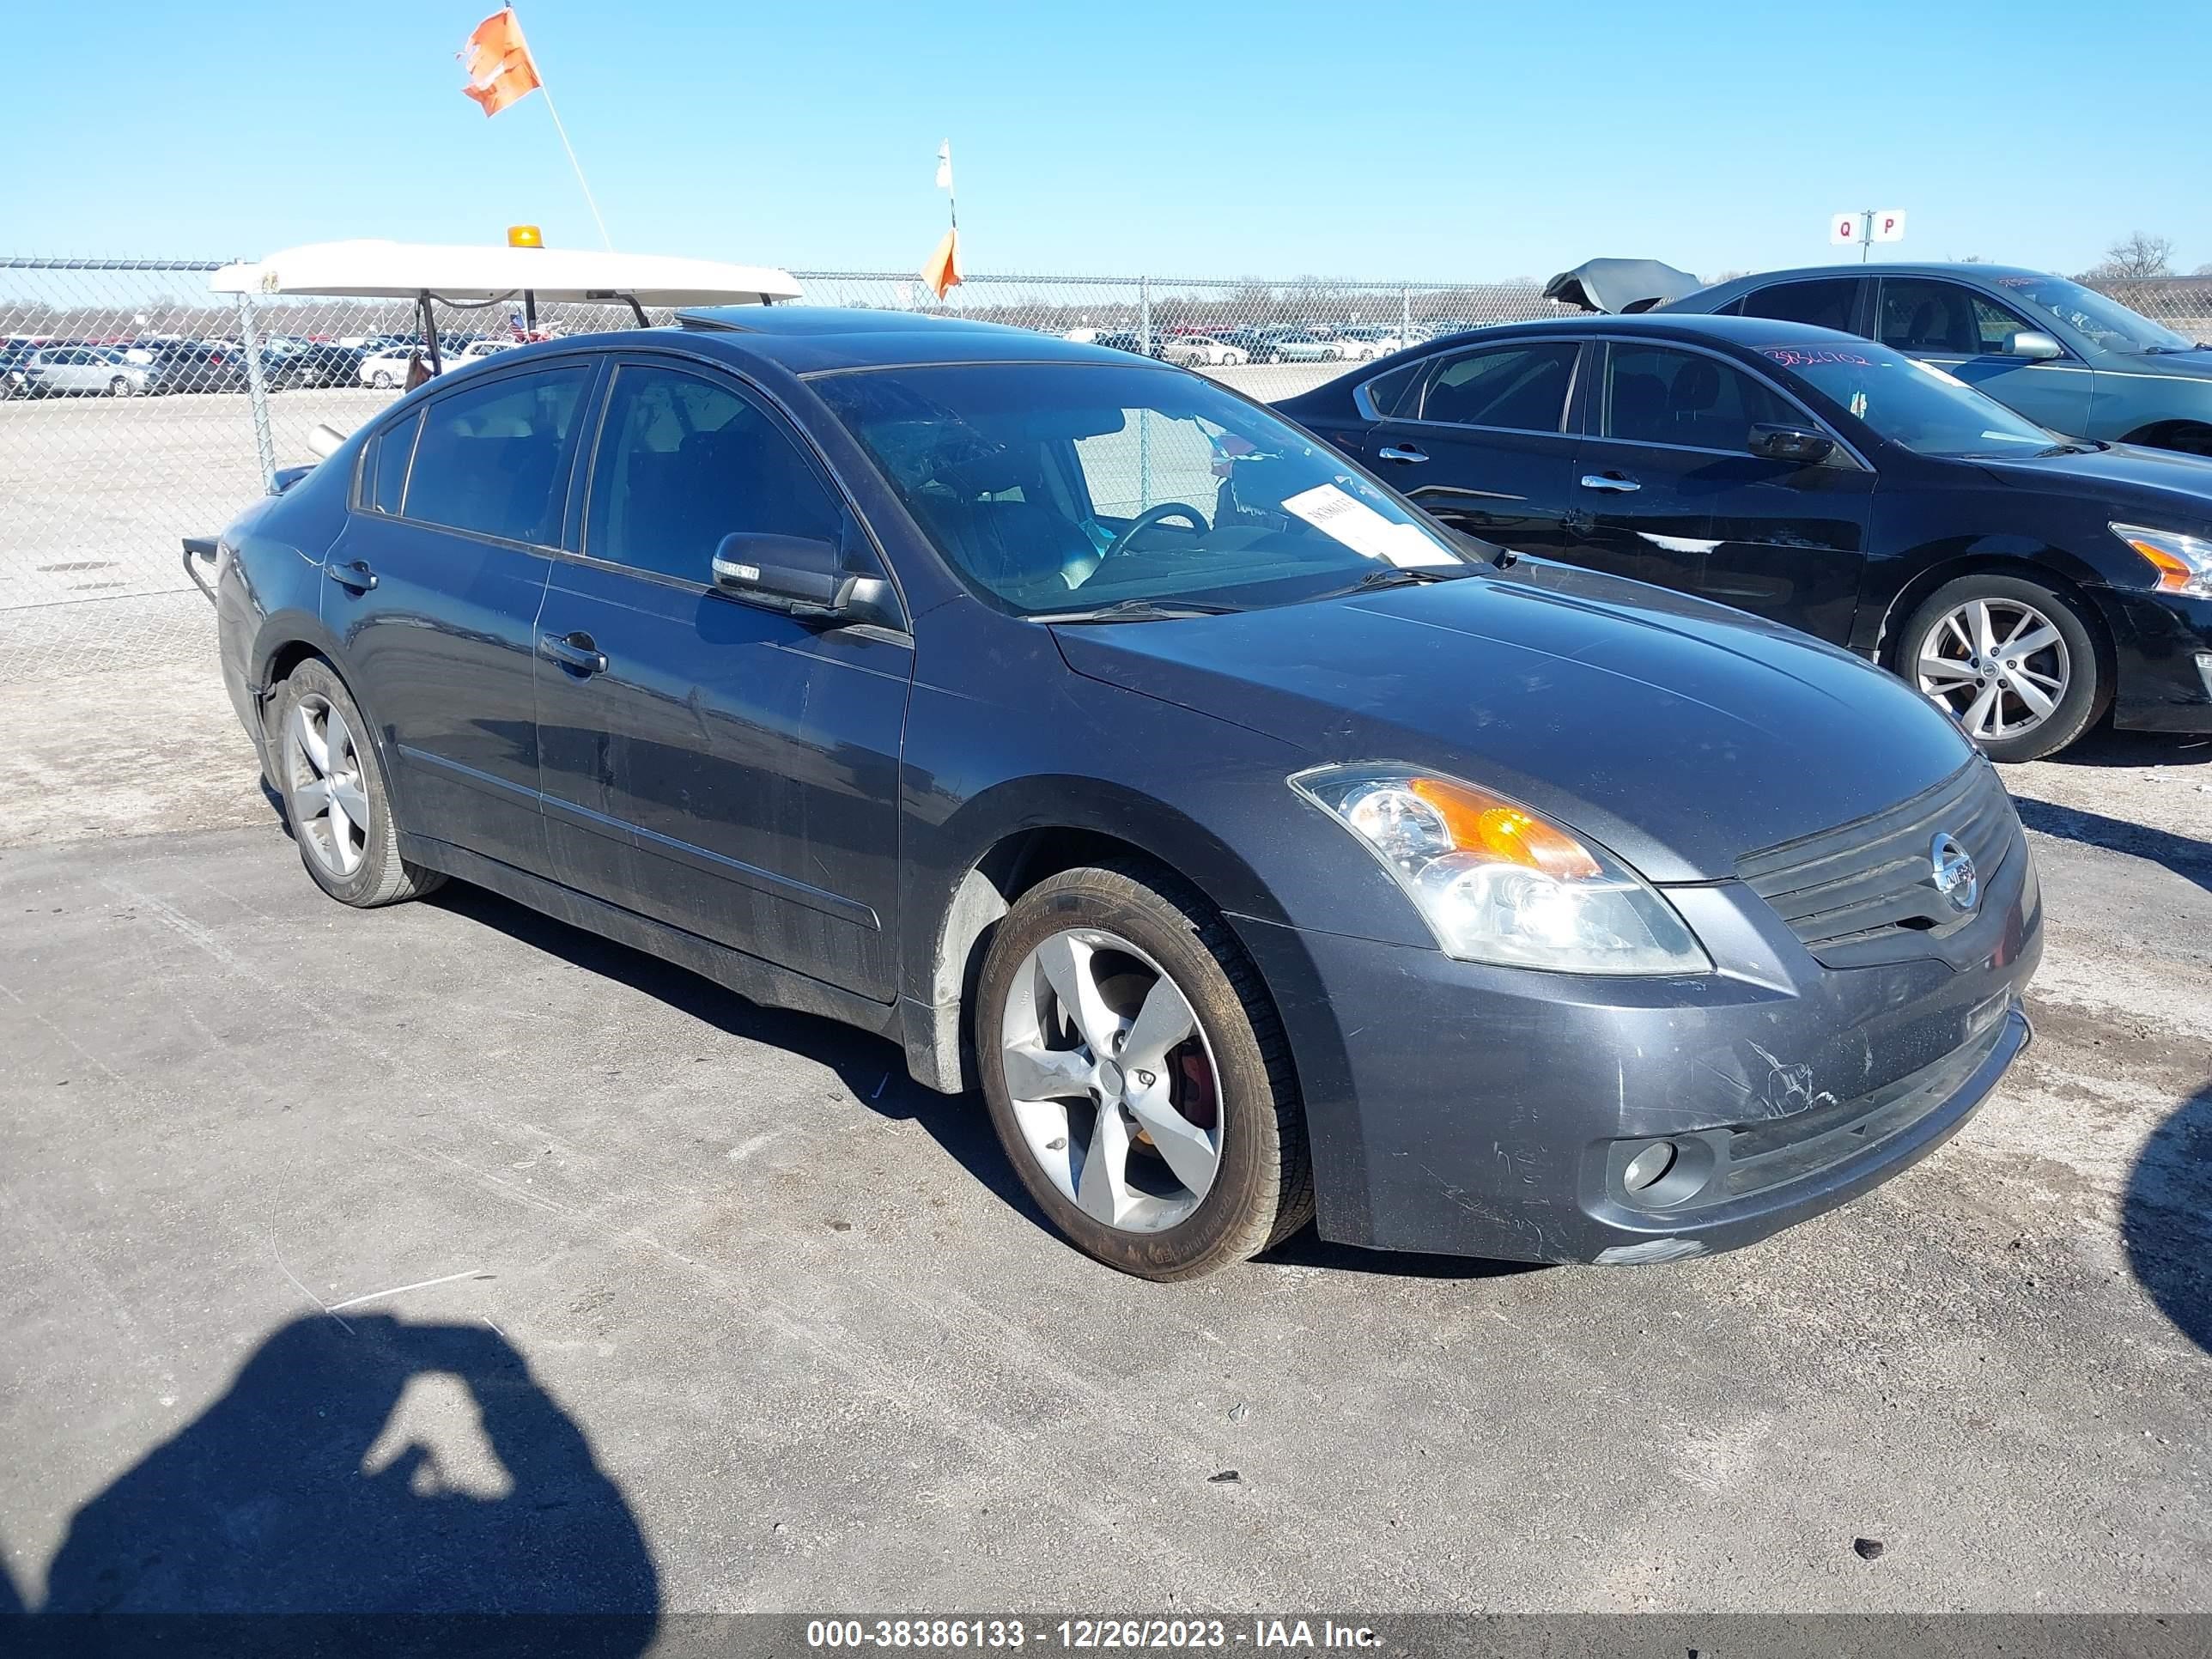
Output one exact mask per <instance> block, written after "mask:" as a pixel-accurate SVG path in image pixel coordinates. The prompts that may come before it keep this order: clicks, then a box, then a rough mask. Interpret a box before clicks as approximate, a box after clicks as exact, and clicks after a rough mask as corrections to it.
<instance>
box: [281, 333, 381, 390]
mask: <svg viewBox="0 0 2212 1659" xmlns="http://www.w3.org/2000/svg"><path fill="white" fill-rule="evenodd" d="M368 355H369V353H368V348H367V347H365V346H343V345H330V344H325V343H322V342H316V343H312V344H309V345H306V346H303V347H301V349H299V350H297V351H295V352H290V353H288V354H287V355H285V356H282V357H276V358H273V359H271V360H270V362H269V364H268V365H267V368H266V370H265V373H266V374H267V377H268V382H269V387H270V390H271V391H272V392H295V391H301V390H304V389H307V388H309V387H318V386H355V385H358V384H359V383H360V380H361V365H362V359H363V358H365V357H367V356H368Z"/></svg>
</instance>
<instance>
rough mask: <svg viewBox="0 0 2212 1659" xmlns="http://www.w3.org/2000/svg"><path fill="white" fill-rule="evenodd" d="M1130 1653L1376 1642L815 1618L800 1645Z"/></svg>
mask: <svg viewBox="0 0 2212 1659" xmlns="http://www.w3.org/2000/svg"><path fill="white" fill-rule="evenodd" d="M1031 1644H1035V1645H1036V1646H1038V1647H1041V1648H1045V1649H1048V1650H1060V1651H1064V1652H1097V1651H1104V1652H1115V1651H1120V1652H1137V1651H1146V1650H1174V1649H1179V1648H1237V1647H1244V1648H1258V1649H1265V1650H1276V1651H1286V1652H1298V1651H1302V1650H1305V1651H1314V1652H1319V1651H1322V1650H1331V1649H1334V1650H1342V1649H1364V1650H1374V1649H1376V1648H1379V1647H1381V1646H1382V1645H1383V1643H1382V1638H1381V1637H1380V1636H1378V1635H1377V1634H1376V1632H1375V1631H1374V1630H1373V1629H1372V1628H1371V1627H1370V1626H1365V1625H1358V1624H1349V1623H1339V1622H1338V1621H1337V1620H1333V1619H1264V1618H1262V1619H1252V1620H1249V1622H1248V1621H1243V1620H1239V1621H1237V1622H1236V1623H1233V1624H1232V1623H1231V1622H1230V1621H1228V1620H1221V1619H1146V1618H1103V1619H1060V1620H1042V1619H1035V1618H1031V1619H1018V1618H1013V1619H982V1618H951V1617H928V1618H906V1619H814V1620H808V1621H807V1626H806V1645H807V1646H808V1647H810V1648H815V1649H821V1650H832V1651H835V1650H859V1649H865V1648H889V1649H893V1650H903V1651H908V1652H912V1651H916V1650H920V1651H923V1652H957V1651H960V1650H974V1649H982V1650H992V1649H1000V1650H1015V1649H1020V1648H1026V1647H1029V1646H1030V1645H1031Z"/></svg>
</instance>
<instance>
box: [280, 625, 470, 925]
mask: <svg viewBox="0 0 2212 1659" xmlns="http://www.w3.org/2000/svg"><path fill="white" fill-rule="evenodd" d="M317 700H320V702H324V703H326V704H327V705H328V706H329V708H331V709H332V710H335V711H336V712H337V714H338V715H339V717H340V718H341V719H342V720H343V722H344V724H345V726H347V728H348V729H349V732H351V733H352V734H353V743H352V752H353V755H354V757H355V758H356V762H357V771H356V776H357V778H358V781H359V783H360V789H361V794H362V796H363V797H364V798H366V799H367V801H368V823H366V824H365V825H363V826H362V846H361V849H360V861H359V863H358V864H357V865H356V866H355V867H354V868H353V869H352V870H351V871H349V872H343V873H341V872H338V871H336V870H333V869H332V868H331V867H330V866H328V865H327V864H325V861H324V860H323V859H322V858H321V857H320V856H319V854H318V852H317V850H316V848H317V842H316V839H315V836H316V831H315V829H314V828H313V823H312V822H311V821H312V820H313V818H314V817H315V816H316V815H315V813H313V811H303V810H302V806H301V799H300V796H301V788H302V787H304V786H305V785H307V783H308V782H309V781H310V780H311V778H312V772H311V771H310V770H309V769H308V763H307V760H306V757H305V756H304V754H303V753H295V750H296V749H297V746H298V743H299V739H298V738H297V737H296V736H295V726H294V720H295V715H296V714H298V713H299V711H300V710H301V707H302V705H303V704H304V705H309V706H310V707H312V706H313V703H314V702H316V701H317ZM266 747H267V754H266V758H265V768H266V771H267V773H268V775H269V776H270V777H271V778H273V779H274V780H275V781H276V790H277V793H279V794H280V795H281V796H283V801H284V817H285V820H286V822H287V823H289V824H290V826H291V829H292V839H293V840H294V841H295V842H297V843H298V845H299V848H300V862H301V864H302V865H304V866H307V874H308V875H309V877H311V878H313V881H314V884H315V885H316V886H318V887H319V888H321V889H322V890H324V891H325V893H328V894H329V895H330V896H331V897H332V898H334V899H336V900H337V902H339V903H341V904H350V905H352V906H354V907H355V908H356V909H362V910H370V909H374V908H376V907H378V906H379V905H384V904H397V903H399V902H401V901H402V900H404V899H413V898H421V897H422V896H423V895H424V894H426V893H430V892H435V890H437V889H438V888H439V887H441V886H442V885H443V884H445V880H446V878H445V876H444V875H443V873H441V872H439V871H435V870H427V869H424V868H423V867H422V866H420V865H416V864H410V863H408V862H407V861H406V860H404V859H402V858H401V857H400V856H399V826H398V823H396V822H395V820H394V818H393V816H392V792H391V790H390V789H389V788H388V787H386V783H385V781H384V766H383V763H382V762H381V761H380V760H379V759H378V758H377V753H376V745H375V744H374V742H373V741H372V740H371V738H370V736H369V728H368V721H367V720H364V719H363V718H362V713H361V709H360V707H359V705H357V704H356V702H354V700H353V695H352V693H350V692H349V691H348V690H346V685H345V682H344V681H343V680H342V679H340V678H338V677H337V672H336V671H334V670H332V668H331V665H329V664H328V663H326V662H324V661H322V660H321V659H319V658H309V659H307V660H306V661H304V662H302V663H301V664H300V665H298V666H297V667H295V669H293V671H292V672H291V674H290V676H289V678H286V680H285V681H284V683H283V684H282V685H280V686H279V687H278V688H277V690H276V696H275V698H274V699H273V700H272V701H271V702H270V714H269V733H268V742H267V745H266Z"/></svg>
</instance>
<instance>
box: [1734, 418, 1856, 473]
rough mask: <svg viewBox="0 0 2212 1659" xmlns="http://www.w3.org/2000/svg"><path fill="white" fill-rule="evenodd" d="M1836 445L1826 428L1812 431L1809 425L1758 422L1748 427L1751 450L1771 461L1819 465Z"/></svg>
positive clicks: (1833, 450)
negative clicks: (1823, 430) (1780, 424)
mask: <svg viewBox="0 0 2212 1659" xmlns="http://www.w3.org/2000/svg"><path fill="white" fill-rule="evenodd" d="M1835 447H1836V441H1835V440H1834V439H1833V438H1831V437H1830V436H1829V435H1827V434H1826V433H1825V432H1815V431H1814V430H1813V428H1810V427H1808V426H1779V425H1768V424H1766V423H1765V422H1761V423H1760V424H1759V425H1757V426H1754V427H1753V428H1752V429H1751V453H1753V454H1754V455H1764V456H1765V458H1766V459H1768V460H1770V461H1795V462H1796V463H1797V465H1800V466H1818V465H1820V463H1821V462H1822V461H1825V460H1826V459H1828V457H1829V456H1830V455H1831V454H1832V453H1834V452H1835Z"/></svg>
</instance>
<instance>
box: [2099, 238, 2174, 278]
mask: <svg viewBox="0 0 2212 1659" xmlns="http://www.w3.org/2000/svg"><path fill="white" fill-rule="evenodd" d="M2086 274H2087V275H2088V276H2094V277H2102V278H2104V279H2106V280H2107V281H2111V280H2113V279H2118V280H2122V281H2126V280H2135V281H2141V280H2142V278H2144V277H2146V276H2172V275H2173V239H2172V237H2170V236H2153V235H2151V234H2148V232H2146V231H2140V230H2139V231H2136V233H2135V234H2133V235H2131V236H2124V237H2123V238H2121V239H2120V240H2118V241H2117V242H2115V243H2113V244H2112V246H2110V247H2108V248H2106V250H2105V260H2104V263H2103V264H2100V265H2098V266H2097V267H2096V268H2095V269H2094V270H2090V271H2088V272H2087V273H2086Z"/></svg>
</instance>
